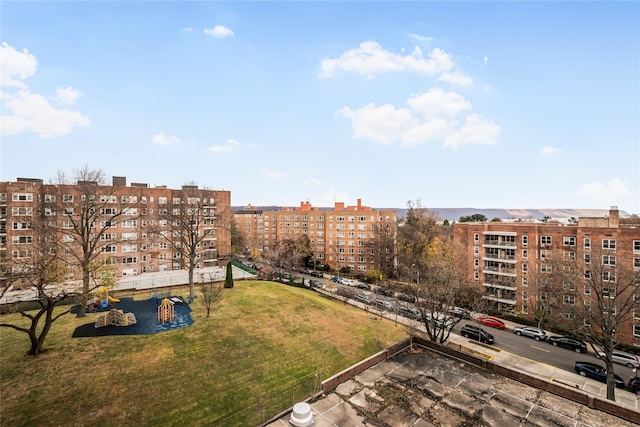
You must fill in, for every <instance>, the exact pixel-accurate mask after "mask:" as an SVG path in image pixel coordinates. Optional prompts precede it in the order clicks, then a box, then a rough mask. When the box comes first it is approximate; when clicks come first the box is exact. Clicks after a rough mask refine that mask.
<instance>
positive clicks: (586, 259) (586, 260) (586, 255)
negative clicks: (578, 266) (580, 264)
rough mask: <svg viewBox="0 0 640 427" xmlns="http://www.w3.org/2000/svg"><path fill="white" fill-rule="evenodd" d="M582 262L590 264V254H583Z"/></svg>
mask: <svg viewBox="0 0 640 427" xmlns="http://www.w3.org/2000/svg"><path fill="white" fill-rule="evenodd" d="M584 263H585V265H589V264H591V254H584Z"/></svg>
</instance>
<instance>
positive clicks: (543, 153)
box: [540, 146, 562, 156]
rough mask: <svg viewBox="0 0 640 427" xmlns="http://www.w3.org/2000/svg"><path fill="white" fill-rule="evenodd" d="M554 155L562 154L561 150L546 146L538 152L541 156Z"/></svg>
mask: <svg viewBox="0 0 640 427" xmlns="http://www.w3.org/2000/svg"><path fill="white" fill-rule="evenodd" d="M556 153H562V150H561V149H559V148H556V147H549V146H546V147H543V148H542V150H541V151H540V155H541V156H550V155H552V154H556Z"/></svg>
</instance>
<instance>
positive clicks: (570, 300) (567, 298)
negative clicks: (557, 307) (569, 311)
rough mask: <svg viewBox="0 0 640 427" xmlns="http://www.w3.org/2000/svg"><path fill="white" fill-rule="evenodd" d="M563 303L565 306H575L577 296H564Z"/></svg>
mask: <svg viewBox="0 0 640 427" xmlns="http://www.w3.org/2000/svg"><path fill="white" fill-rule="evenodd" d="M562 303H563V304H567V305H575V304H576V297H575V295H563V296H562Z"/></svg>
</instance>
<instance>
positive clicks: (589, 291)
mask: <svg viewBox="0 0 640 427" xmlns="http://www.w3.org/2000/svg"><path fill="white" fill-rule="evenodd" d="M584 294H585V295H591V286H588V285H584Z"/></svg>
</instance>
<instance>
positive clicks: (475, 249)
mask: <svg viewBox="0 0 640 427" xmlns="http://www.w3.org/2000/svg"><path fill="white" fill-rule="evenodd" d="M479 254H480V247H479V246H474V247H473V255H475V256H478V255H479Z"/></svg>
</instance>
